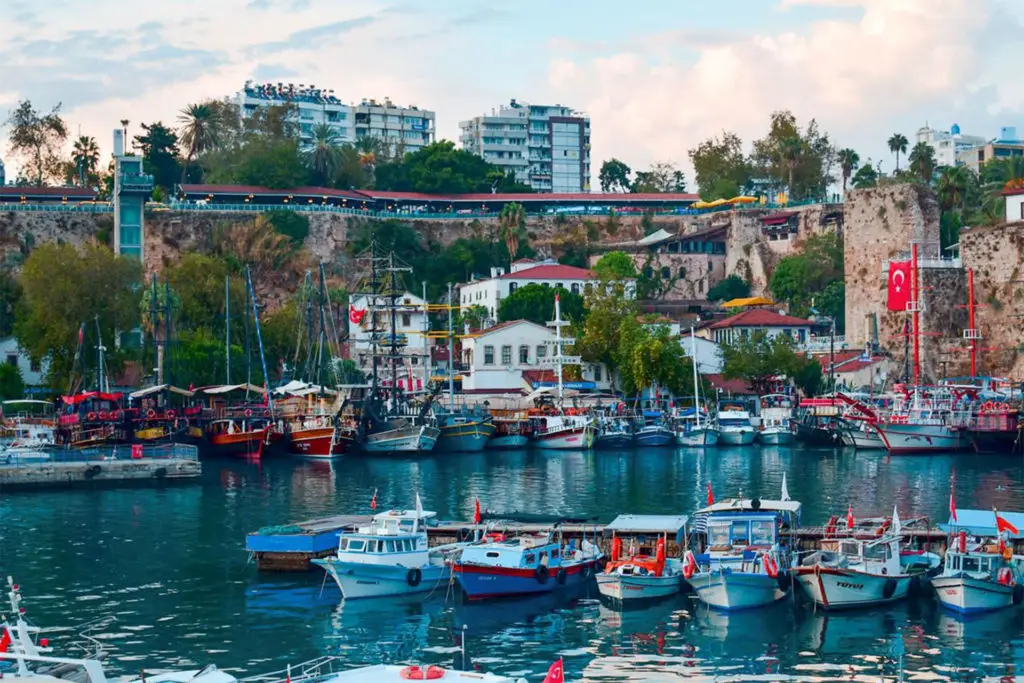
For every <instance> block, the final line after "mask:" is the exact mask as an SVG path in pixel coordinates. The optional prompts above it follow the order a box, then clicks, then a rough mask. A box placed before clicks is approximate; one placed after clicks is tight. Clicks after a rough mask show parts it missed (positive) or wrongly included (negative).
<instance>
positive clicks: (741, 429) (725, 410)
mask: <svg viewBox="0 0 1024 683" xmlns="http://www.w3.org/2000/svg"><path fill="white" fill-rule="evenodd" d="M756 438H757V428H756V427H755V426H754V423H753V420H752V419H751V415H750V411H748V410H747V408H746V406H744V405H743V404H740V403H736V402H734V401H723V402H721V403H720V404H719V406H718V443H720V444H721V445H723V446H749V445H750V444H752V443H754V439H756Z"/></svg>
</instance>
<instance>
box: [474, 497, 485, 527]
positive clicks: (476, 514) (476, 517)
mask: <svg viewBox="0 0 1024 683" xmlns="http://www.w3.org/2000/svg"><path fill="white" fill-rule="evenodd" d="M482 521H484V518H483V515H482V514H480V499H479V498H477V499H476V506H475V509H474V510H473V524H479V523H480V522H482Z"/></svg>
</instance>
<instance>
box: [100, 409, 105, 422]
mask: <svg viewBox="0 0 1024 683" xmlns="http://www.w3.org/2000/svg"><path fill="white" fill-rule="evenodd" d="M100 419H101V420H106V419H107V411H105V410H101V411H100Z"/></svg>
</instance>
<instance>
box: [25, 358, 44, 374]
mask: <svg viewBox="0 0 1024 683" xmlns="http://www.w3.org/2000/svg"><path fill="white" fill-rule="evenodd" d="M28 369H29V370H30V371H31V372H42V371H43V364H42V362H41V361H38V360H36V359H35V358H33V359H32V360H31V361H29V366H28Z"/></svg>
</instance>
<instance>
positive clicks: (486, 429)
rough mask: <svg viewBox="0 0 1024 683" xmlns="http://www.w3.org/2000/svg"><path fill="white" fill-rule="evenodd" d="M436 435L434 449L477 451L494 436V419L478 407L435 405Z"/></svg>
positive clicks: (456, 451)
mask: <svg viewBox="0 0 1024 683" xmlns="http://www.w3.org/2000/svg"><path fill="white" fill-rule="evenodd" d="M434 415H435V416H436V417H437V427H438V429H440V430H441V434H440V436H438V437H437V445H436V446H435V447H434V450H435V451H439V452H442V453H479V452H480V451H482V450H484V448H486V446H487V442H488V441H490V440H491V437H492V436H494V421H493V420H492V419H491V416H490V414H489V413H488V412H487V411H486V410H484V409H483V408H480V407H475V408H454V409H442V408H438V407H435V409H434Z"/></svg>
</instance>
